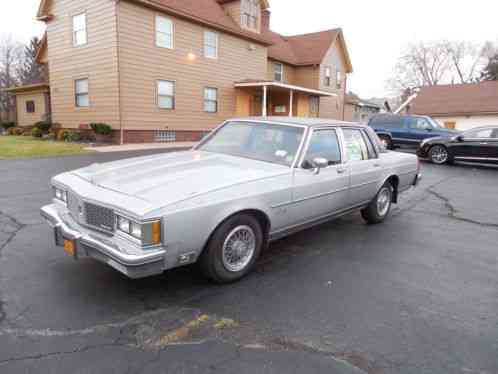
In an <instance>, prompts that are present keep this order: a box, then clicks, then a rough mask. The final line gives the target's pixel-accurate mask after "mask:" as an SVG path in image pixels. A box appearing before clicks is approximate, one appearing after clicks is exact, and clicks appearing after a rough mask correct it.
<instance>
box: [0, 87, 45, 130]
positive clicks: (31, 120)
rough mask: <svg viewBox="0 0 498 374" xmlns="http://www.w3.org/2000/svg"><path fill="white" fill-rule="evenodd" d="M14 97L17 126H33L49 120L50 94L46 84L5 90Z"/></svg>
mask: <svg viewBox="0 0 498 374" xmlns="http://www.w3.org/2000/svg"><path fill="white" fill-rule="evenodd" d="M5 91H7V92H10V93H11V94H14V95H15V97H16V110H17V113H16V122H17V125H18V126H33V124H35V123H36V122H38V121H45V120H48V119H50V93H49V85H48V84H47V83H37V84H31V85H26V86H21V87H15V88H9V89H7V90H5Z"/></svg>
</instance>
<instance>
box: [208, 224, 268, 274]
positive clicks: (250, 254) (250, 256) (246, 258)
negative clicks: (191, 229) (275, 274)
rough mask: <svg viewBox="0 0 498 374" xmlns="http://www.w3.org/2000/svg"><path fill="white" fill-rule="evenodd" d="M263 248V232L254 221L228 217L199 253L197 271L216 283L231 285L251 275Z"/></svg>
mask: <svg viewBox="0 0 498 374" xmlns="http://www.w3.org/2000/svg"><path fill="white" fill-rule="evenodd" d="M263 244H264V234H263V230H262V228H261V225H260V223H259V222H258V220H257V219H256V218H254V217H253V216H252V215H248V214H237V215H235V216H232V217H230V218H229V219H227V220H226V221H225V222H223V223H222V224H221V225H220V226H219V227H218V228H217V229H216V231H215V232H214V234H213V235H212V237H211V239H210V240H209V242H208V244H207V246H206V248H205V249H204V251H203V252H202V254H201V257H200V259H199V265H200V268H201V271H202V272H203V273H204V275H205V276H206V277H208V278H209V279H211V280H213V281H215V282H217V283H231V282H235V281H237V280H239V279H241V278H242V277H244V276H245V275H246V274H247V273H249V272H250V271H251V269H252V267H253V266H254V263H255V262H256V260H257V259H258V257H259V255H260V253H261V249H262V248H263Z"/></svg>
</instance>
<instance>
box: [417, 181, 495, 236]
mask: <svg viewBox="0 0 498 374" xmlns="http://www.w3.org/2000/svg"><path fill="white" fill-rule="evenodd" d="M427 192H428V193H429V194H431V195H432V196H434V197H436V198H437V199H439V200H441V201H442V202H443V203H444V206H445V207H446V209H448V217H450V218H451V219H454V220H456V221H461V222H466V223H470V224H473V225H478V226H483V227H490V228H498V224H497V223H492V222H481V221H478V220H474V219H471V218H466V217H462V216H459V215H458V210H457V209H456V208H455V207H454V206H453V204H451V201H450V199H449V198H448V197H446V196H444V195H443V194H441V193H439V192H437V191H435V190H434V189H433V188H432V187H431V188H428V189H427Z"/></svg>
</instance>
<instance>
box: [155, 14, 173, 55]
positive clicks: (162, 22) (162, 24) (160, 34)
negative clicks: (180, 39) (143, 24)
mask: <svg viewBox="0 0 498 374" xmlns="http://www.w3.org/2000/svg"><path fill="white" fill-rule="evenodd" d="M173 38H174V30H173V21H172V20H171V19H169V18H168V17H163V16H159V15H158V16H156V46H158V47H161V48H169V49H173V45H174V43H173Z"/></svg>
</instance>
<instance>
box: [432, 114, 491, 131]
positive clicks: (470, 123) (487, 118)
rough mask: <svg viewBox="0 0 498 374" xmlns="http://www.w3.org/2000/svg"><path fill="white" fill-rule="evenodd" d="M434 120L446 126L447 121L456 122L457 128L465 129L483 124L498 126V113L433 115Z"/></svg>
mask: <svg viewBox="0 0 498 374" xmlns="http://www.w3.org/2000/svg"><path fill="white" fill-rule="evenodd" d="M432 118H433V119H434V120H436V121H437V122H438V123H440V124H441V126H444V125H445V123H447V122H454V123H455V128H456V129H457V130H461V131H465V130H470V129H473V128H475V127H481V126H496V124H497V123H498V114H489V115H468V116H445V117H438V116H433V117H432Z"/></svg>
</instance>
